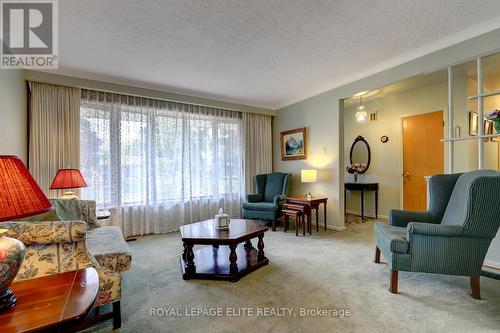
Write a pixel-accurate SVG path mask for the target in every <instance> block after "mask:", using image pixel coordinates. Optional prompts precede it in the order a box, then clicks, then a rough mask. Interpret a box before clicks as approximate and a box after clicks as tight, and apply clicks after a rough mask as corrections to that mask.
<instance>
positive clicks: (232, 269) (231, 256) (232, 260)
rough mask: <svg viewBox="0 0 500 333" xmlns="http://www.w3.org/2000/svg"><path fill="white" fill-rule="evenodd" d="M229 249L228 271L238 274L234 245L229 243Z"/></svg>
mask: <svg viewBox="0 0 500 333" xmlns="http://www.w3.org/2000/svg"><path fill="white" fill-rule="evenodd" d="M229 248H230V249H231V253H230V254H229V262H230V264H229V273H230V274H231V275H235V276H236V275H238V264H237V263H236V261H237V260H238V256H236V245H229Z"/></svg>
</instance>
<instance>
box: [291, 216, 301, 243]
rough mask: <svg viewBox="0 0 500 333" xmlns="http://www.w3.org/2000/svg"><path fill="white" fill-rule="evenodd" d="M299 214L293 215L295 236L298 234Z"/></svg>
mask: <svg viewBox="0 0 500 333" xmlns="http://www.w3.org/2000/svg"><path fill="white" fill-rule="evenodd" d="M299 219H300V215H299V214H297V215H295V222H294V223H293V225H294V227H295V236H296V237H297V236H298V235H299V222H300V220H299Z"/></svg>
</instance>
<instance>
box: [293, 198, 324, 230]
mask: <svg viewBox="0 0 500 333" xmlns="http://www.w3.org/2000/svg"><path fill="white" fill-rule="evenodd" d="M327 202H328V198H327V197H312V198H311V199H306V198H304V197H302V196H297V197H289V198H287V199H286V203H289V204H299V205H304V206H305V207H306V210H305V213H306V216H307V218H308V222H307V223H308V224H309V223H311V211H312V210H313V209H315V210H316V231H319V227H318V210H319V206H320V205H321V204H323V207H324V208H323V211H324V217H325V221H324V223H325V231H326V204H327Z"/></svg>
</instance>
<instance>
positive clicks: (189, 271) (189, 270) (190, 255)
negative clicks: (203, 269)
mask: <svg viewBox="0 0 500 333" xmlns="http://www.w3.org/2000/svg"><path fill="white" fill-rule="evenodd" d="M186 247H187V250H186V260H187V261H186V274H184V279H189V278H190V277H191V275H193V274H194V273H196V266H195V264H194V252H193V244H187V245H186Z"/></svg>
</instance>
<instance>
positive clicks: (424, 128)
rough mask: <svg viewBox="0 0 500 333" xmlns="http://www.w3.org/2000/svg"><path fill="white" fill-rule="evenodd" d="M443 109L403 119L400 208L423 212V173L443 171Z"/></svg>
mask: <svg viewBox="0 0 500 333" xmlns="http://www.w3.org/2000/svg"><path fill="white" fill-rule="evenodd" d="M443 130H444V121H443V111H437V112H431V113H425V114H420V115H416V116H408V117H404V118H403V172H402V176H403V209H404V210H411V211H425V210H426V208H427V183H426V181H425V178H424V177H425V176H432V175H435V174H439V173H444V144H443V142H441V140H442V139H443Z"/></svg>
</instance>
